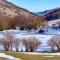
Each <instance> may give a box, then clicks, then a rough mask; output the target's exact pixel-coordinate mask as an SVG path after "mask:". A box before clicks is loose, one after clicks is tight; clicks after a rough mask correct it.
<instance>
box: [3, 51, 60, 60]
mask: <svg viewBox="0 0 60 60" xmlns="http://www.w3.org/2000/svg"><path fill="white" fill-rule="evenodd" d="M4 53H6V54H9V55H12V56H14V57H16V58H21V59H22V60H60V56H54V57H44V56H43V55H28V54H24V53H20V52H11V51H9V52H4Z"/></svg>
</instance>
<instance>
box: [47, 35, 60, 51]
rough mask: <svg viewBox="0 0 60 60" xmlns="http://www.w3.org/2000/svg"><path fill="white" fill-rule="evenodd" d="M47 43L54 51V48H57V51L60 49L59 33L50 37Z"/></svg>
mask: <svg viewBox="0 0 60 60" xmlns="http://www.w3.org/2000/svg"><path fill="white" fill-rule="evenodd" d="M48 45H49V46H51V48H52V50H53V51H54V48H57V51H60V35H57V36H54V37H52V38H51V39H50V40H49V41H48Z"/></svg>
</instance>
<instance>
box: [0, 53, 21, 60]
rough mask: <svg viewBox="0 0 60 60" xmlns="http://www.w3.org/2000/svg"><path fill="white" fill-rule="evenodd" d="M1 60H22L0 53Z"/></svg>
mask: <svg viewBox="0 0 60 60" xmlns="http://www.w3.org/2000/svg"><path fill="white" fill-rule="evenodd" d="M0 58H7V59H9V60H20V59H19V58H15V57H13V56H10V55H7V54H5V53H0Z"/></svg>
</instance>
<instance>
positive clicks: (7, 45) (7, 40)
mask: <svg viewBox="0 0 60 60" xmlns="http://www.w3.org/2000/svg"><path fill="white" fill-rule="evenodd" d="M13 43H14V36H13V35H12V34H11V33H9V32H8V31H7V32H6V33H5V35H4V38H3V39H1V40H0V44H2V45H3V47H4V49H5V51H8V50H12V47H13Z"/></svg>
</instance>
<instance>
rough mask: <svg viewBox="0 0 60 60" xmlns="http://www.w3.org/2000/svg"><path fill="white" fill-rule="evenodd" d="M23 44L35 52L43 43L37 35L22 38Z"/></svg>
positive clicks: (28, 49) (27, 49)
mask: <svg viewBox="0 0 60 60" xmlns="http://www.w3.org/2000/svg"><path fill="white" fill-rule="evenodd" d="M22 41H23V44H24V46H25V48H26V51H27V52H28V51H30V52H33V51H34V50H36V49H37V48H38V46H39V45H40V44H41V41H39V40H38V39H37V38H35V37H31V38H25V39H23V40H22Z"/></svg>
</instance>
